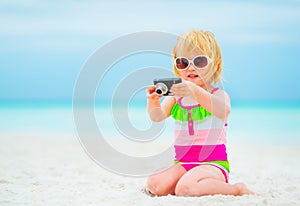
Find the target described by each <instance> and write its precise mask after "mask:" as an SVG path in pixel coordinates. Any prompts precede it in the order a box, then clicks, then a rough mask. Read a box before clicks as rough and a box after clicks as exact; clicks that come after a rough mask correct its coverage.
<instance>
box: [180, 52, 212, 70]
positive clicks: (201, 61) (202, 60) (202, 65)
mask: <svg viewBox="0 0 300 206" xmlns="http://www.w3.org/2000/svg"><path fill="white" fill-rule="evenodd" d="M210 63H211V60H210V58H209V57H208V56H206V55H199V56H195V57H194V58H193V59H192V60H189V59H188V58H186V57H177V58H176V59H175V60H174V65H175V67H176V69H177V70H186V69H188V68H189V66H190V65H191V64H192V65H193V66H194V67H195V68H197V69H206V67H207V66H208V65H209V64H210Z"/></svg>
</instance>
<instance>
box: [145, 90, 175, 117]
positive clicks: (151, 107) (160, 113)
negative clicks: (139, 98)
mask: <svg viewBox="0 0 300 206" xmlns="http://www.w3.org/2000/svg"><path fill="white" fill-rule="evenodd" d="M155 89H156V87H155V86H150V87H148V88H147V98H148V105H147V109H148V114H149V116H150V119H151V120H152V121H154V122H160V121H163V120H164V119H166V118H168V117H169V116H170V113H171V109H172V107H173V105H174V104H175V102H176V100H175V98H174V97H166V98H165V99H164V101H163V102H162V103H160V99H161V98H162V95H159V94H157V93H156V92H155Z"/></svg>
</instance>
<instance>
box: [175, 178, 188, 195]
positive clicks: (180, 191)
mask: <svg viewBox="0 0 300 206" xmlns="http://www.w3.org/2000/svg"><path fill="white" fill-rule="evenodd" d="M190 193H191V184H190V183H189V182H186V181H179V182H178V183H177V185H176V187H175V195H176V196H190Z"/></svg>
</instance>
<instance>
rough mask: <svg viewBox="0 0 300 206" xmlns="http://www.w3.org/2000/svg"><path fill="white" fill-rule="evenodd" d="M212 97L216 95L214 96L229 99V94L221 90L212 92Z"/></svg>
mask: <svg viewBox="0 0 300 206" xmlns="http://www.w3.org/2000/svg"><path fill="white" fill-rule="evenodd" d="M214 95H216V96H226V97H227V98H230V96H229V94H228V93H227V92H226V91H225V90H223V89H218V90H217V91H215V92H214Z"/></svg>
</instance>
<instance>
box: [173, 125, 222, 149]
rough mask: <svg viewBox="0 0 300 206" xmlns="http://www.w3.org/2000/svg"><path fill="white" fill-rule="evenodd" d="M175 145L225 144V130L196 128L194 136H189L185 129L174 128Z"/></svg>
mask: <svg viewBox="0 0 300 206" xmlns="http://www.w3.org/2000/svg"><path fill="white" fill-rule="evenodd" d="M174 133H175V145H218V144H226V130H225V129H224V128H220V129H204V130H196V131H195V135H194V136H189V131H187V130H175V131H174Z"/></svg>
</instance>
